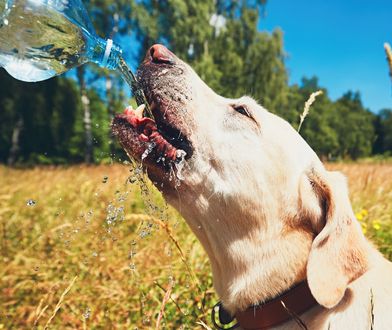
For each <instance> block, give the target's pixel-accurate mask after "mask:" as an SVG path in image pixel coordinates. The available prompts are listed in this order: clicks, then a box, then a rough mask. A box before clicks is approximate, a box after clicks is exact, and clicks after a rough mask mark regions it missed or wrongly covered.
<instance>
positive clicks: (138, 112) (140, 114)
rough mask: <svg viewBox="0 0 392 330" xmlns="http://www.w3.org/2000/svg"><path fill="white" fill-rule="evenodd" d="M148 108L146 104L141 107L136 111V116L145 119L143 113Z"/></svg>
mask: <svg viewBox="0 0 392 330" xmlns="http://www.w3.org/2000/svg"><path fill="white" fill-rule="evenodd" d="M145 108H146V105H145V104H142V105H140V106H139V107H138V108H137V109H136V110H135V116H136V117H137V118H143V113H144V109H145Z"/></svg>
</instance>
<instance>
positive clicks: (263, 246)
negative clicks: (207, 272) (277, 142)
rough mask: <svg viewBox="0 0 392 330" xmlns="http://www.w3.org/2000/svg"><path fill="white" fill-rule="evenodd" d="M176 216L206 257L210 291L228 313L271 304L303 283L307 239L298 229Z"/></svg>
mask: <svg viewBox="0 0 392 330" xmlns="http://www.w3.org/2000/svg"><path fill="white" fill-rule="evenodd" d="M182 213H184V214H183V215H184V217H185V219H186V220H187V222H188V224H189V226H190V227H191V229H192V230H193V231H194V233H195V234H196V236H197V237H198V239H199V240H200V242H201V243H202V245H203V247H204V249H205V250H206V252H207V254H208V256H209V259H210V262H211V266H212V271H213V277H214V286H215V289H216V291H217V293H218V295H219V296H220V298H221V300H222V301H223V304H224V306H225V308H226V309H227V310H229V311H230V312H232V313H234V312H236V311H239V310H244V309H246V308H248V307H249V306H251V305H254V304H257V303H260V302H263V301H266V300H269V299H272V298H274V297H276V296H278V295H280V294H281V293H283V292H285V291H287V290H288V289H290V288H291V287H292V286H294V285H295V284H297V283H299V282H301V281H303V280H304V279H306V263H307V258H308V254H309V251H310V247H311V244H312V241H313V235H312V234H311V233H310V232H308V231H307V230H305V229H304V228H296V229H290V228H286V229H284V228H280V229H279V230H277V231H276V232H274V233H270V232H268V231H266V230H264V229H262V228H261V227H260V226H259V227H258V226H257V225H256V223H255V222H254V223H251V222H252V220H251V217H244V218H243V219H246V221H247V223H246V224H245V223H242V221H243V220H242V221H241V220H238V221H233V219H225V218H220V217H219V215H215V216H211V215H210V214H209V215H208V216H206V218H205V219H204V218H203V217H201V216H200V214H197V215H194V214H186V213H187V212H186V211H185V212H182ZM211 219H214V220H215V221H211ZM233 225H234V226H235V228H234V227H233ZM275 227H276V226H275ZM249 228H252V231H249Z"/></svg>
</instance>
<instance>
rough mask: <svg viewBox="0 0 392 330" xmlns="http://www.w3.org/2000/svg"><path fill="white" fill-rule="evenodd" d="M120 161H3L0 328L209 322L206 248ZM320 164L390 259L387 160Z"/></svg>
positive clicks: (391, 178)
mask: <svg viewBox="0 0 392 330" xmlns="http://www.w3.org/2000/svg"><path fill="white" fill-rule="evenodd" d="M129 168H130V167H129V166H122V165H112V166H98V167H86V166H82V167H78V166H75V167H69V168H35V169H27V170H26V169H25V170H16V169H9V168H6V167H0V177H1V185H0V246H1V259H0V278H1V280H0V329H45V328H50V329H155V328H156V326H157V323H158V324H159V328H163V329H199V328H202V326H201V325H198V322H199V323H200V322H205V323H207V324H209V310H210V308H211V307H212V306H213V304H214V303H215V302H216V301H217V297H216V296H215V294H214V291H213V287H212V279H211V276H210V269H209V265H208V260H207V258H206V255H205V254H204V252H203V250H202V248H201V246H200V244H199V243H198V242H197V241H196V239H195V237H194V236H193V235H192V233H191V232H190V230H189V229H188V228H187V226H186V224H185V222H184V220H182V219H181V217H180V216H179V215H178V214H177V213H176V212H175V211H174V210H173V209H171V208H168V207H167V206H166V205H165V203H164V202H163V200H162V199H161V197H160V196H159V194H158V193H157V192H156V191H155V190H154V189H152V188H151V187H150V186H149V185H148V184H143V185H142V188H139V186H138V184H137V183H135V180H136V178H140V176H141V175H140V173H138V172H137V171H136V173H135V171H132V173H130V170H129ZM329 168H333V169H339V170H341V171H343V172H344V173H345V174H346V175H347V176H348V179H349V184H350V191H351V200H352V203H353V208H354V211H355V213H356V214H357V217H358V219H359V220H360V221H361V224H362V228H363V231H364V232H365V233H366V235H367V236H368V237H369V238H371V239H372V240H373V241H374V242H375V243H376V244H377V245H378V246H379V247H380V249H381V250H382V251H383V253H385V254H386V255H387V256H388V257H389V258H392V244H391V243H392V203H391V202H392V164H391V163H385V164H334V165H329ZM141 196H142V197H141ZM210 326H211V325H210Z"/></svg>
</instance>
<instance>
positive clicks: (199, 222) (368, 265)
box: [112, 45, 392, 329]
mask: <svg viewBox="0 0 392 330" xmlns="http://www.w3.org/2000/svg"><path fill="white" fill-rule="evenodd" d="M137 76H138V80H139V83H140V86H141V88H142V89H143V90H144V92H145V94H146V98H147V100H148V102H149V105H150V108H151V111H152V113H153V117H154V118H148V117H143V109H144V106H141V107H139V108H138V109H136V110H133V109H131V108H128V109H127V110H126V111H125V112H124V113H123V114H121V115H117V116H116V118H115V119H114V121H113V123H112V130H113V132H114V134H115V135H116V136H117V138H118V140H119V142H120V143H121V145H122V147H123V148H124V149H125V151H126V152H127V153H128V154H129V156H130V157H132V158H134V159H136V160H137V161H139V162H141V163H142V164H143V167H144V168H145V170H146V172H147V173H148V176H149V178H150V179H151V181H152V182H153V183H154V184H155V185H156V187H157V188H158V189H159V190H160V191H161V192H162V194H163V196H164V197H165V199H166V200H167V201H168V203H170V204H171V205H173V206H174V207H175V208H176V209H177V210H178V211H179V212H180V213H181V214H182V215H183V217H184V218H185V219H186V221H187V223H188V224H189V226H190V228H191V229H192V230H193V232H194V233H195V235H196V236H197V238H198V239H199V240H200V242H201V243H202V245H203V247H204V249H205V251H206V252H207V254H208V257H209V260H210V263H211V268H212V272H213V279H214V286H215V289H216V291H217V293H218V295H219V296H220V298H221V301H222V304H223V308H224V310H226V311H227V312H228V313H229V314H230V315H235V316H236V317H237V316H238V315H240V314H241V313H243V312H244V311H246V310H247V309H249V308H252V306H253V308H256V307H255V306H260V305H261V306H262V305H263V303H267V302H271V301H274V300H276V299H277V297H281V296H282V294H285V293H286V292H290V290H293V288H295V287H296V286H297V285H298V284H300V283H306V285H307V287H308V289H309V292H310V294H309V295H310V296H311V299H314V304H311V306H310V307H309V306H308V307H309V308H307V309H306V310H305V311H304V312H303V313H302V312H301V315H297V316H298V318H299V321H300V322H301V324H299V323H298V319H295V318H294V317H289V319H287V320H284V322H280V323H279V324H271V325H270V326H268V327H265V328H274V329H301V328H304V327H305V328H307V329H392V315H391V313H390V311H391V310H392V264H391V263H390V262H389V261H387V260H386V259H385V258H384V257H383V256H382V255H381V254H380V253H379V252H378V251H377V250H376V249H375V248H374V247H373V246H372V244H371V243H370V242H368V241H367V240H366V238H365V237H364V235H363V233H362V231H361V227H360V225H359V223H358V221H357V220H356V219H355V215H354V213H353V211H352V208H351V204H350V200H349V197H348V190H347V183H346V180H345V177H344V176H343V175H342V174H340V173H338V172H331V171H327V170H326V169H325V168H324V166H323V164H322V163H321V161H320V160H319V158H318V157H317V155H316V154H315V152H314V151H313V150H312V149H311V148H310V146H309V145H308V144H307V143H306V142H305V141H304V140H303V139H302V137H301V136H300V135H299V134H298V133H297V132H296V131H295V130H294V129H293V128H292V127H291V126H290V124H289V123H287V122H286V121H285V120H283V119H281V118H280V117H278V116H276V115H274V114H272V113H270V112H268V111H267V110H266V109H264V108H263V107H262V106H260V105H258V104H257V103H256V102H255V101H254V100H253V99H252V98H250V97H247V96H245V97H242V98H239V99H228V98H224V97H222V96H219V95H217V94H216V93H215V92H214V91H213V90H212V89H211V88H209V87H208V86H207V85H206V84H205V83H204V82H203V81H202V80H201V78H199V76H198V75H197V74H196V73H195V72H194V71H193V70H192V69H191V67H190V66H189V65H187V64H186V63H184V62H183V61H181V60H180V59H179V58H177V57H176V56H175V55H174V54H173V53H172V52H170V51H169V50H168V49H167V48H165V47H164V46H162V45H154V46H153V47H151V49H150V50H149V51H148V53H147V55H146V58H145V59H144V61H143V62H142V63H141V65H140V67H139V70H138V74H137ZM348 129H349V128H348ZM176 176H177V177H176ZM304 281H305V282H304ZM297 298H298V299H297V300H298V302H300V301H301V296H299V297H297ZM293 308H295V303H294V307H293ZM287 312H288V313H289V314H291V313H290V311H289V310H288V311H287ZM240 326H241V327H242V328H243V329H264V327H262V326H260V327H258V326H256V327H254V328H252V327H248V328H247V327H246V325H243V324H241V322H240Z"/></svg>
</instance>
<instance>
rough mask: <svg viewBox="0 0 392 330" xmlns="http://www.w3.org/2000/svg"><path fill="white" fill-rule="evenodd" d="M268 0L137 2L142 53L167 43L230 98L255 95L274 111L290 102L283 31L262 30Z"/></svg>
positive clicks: (134, 9) (135, 11) (134, 6)
mask: <svg viewBox="0 0 392 330" xmlns="http://www.w3.org/2000/svg"><path fill="white" fill-rule="evenodd" d="M264 4H265V1H260V0H259V1H214V0H201V1H185V0H168V1H150V0H144V1H134V2H132V13H133V17H132V18H133V20H132V21H133V22H134V25H135V27H136V35H137V37H138V40H139V41H140V43H141V44H142V47H141V52H140V53H139V58H140V59H141V58H142V57H143V56H144V52H145V49H147V48H148V47H149V46H151V45H152V44H153V43H157V42H161V43H164V44H166V45H167V46H168V47H170V48H171V49H172V50H173V51H174V52H175V53H176V54H177V55H178V56H179V57H180V58H182V59H184V60H185V61H187V62H188V63H189V64H190V65H192V66H193V68H194V69H195V70H196V71H197V73H198V74H199V75H200V76H201V78H202V79H203V80H205V81H206V82H207V84H209V85H210V86H211V87H212V88H213V89H214V90H216V91H217V92H218V93H220V94H222V95H225V96H228V97H233V98H234V97H239V96H242V95H245V94H248V95H251V96H254V97H255V98H256V99H258V100H260V101H261V103H262V104H263V105H264V106H265V107H267V108H268V109H269V110H271V111H273V112H277V113H283V112H284V109H286V107H287V98H288V89H287V72H286V68H285V64H284V58H285V53H284V50H283V41H282V39H283V38H282V32H281V31H279V30H276V31H274V32H273V33H272V34H270V33H267V32H260V31H258V21H259V19H260V15H261V11H262V8H263V7H262V6H263V5H264Z"/></svg>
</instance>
